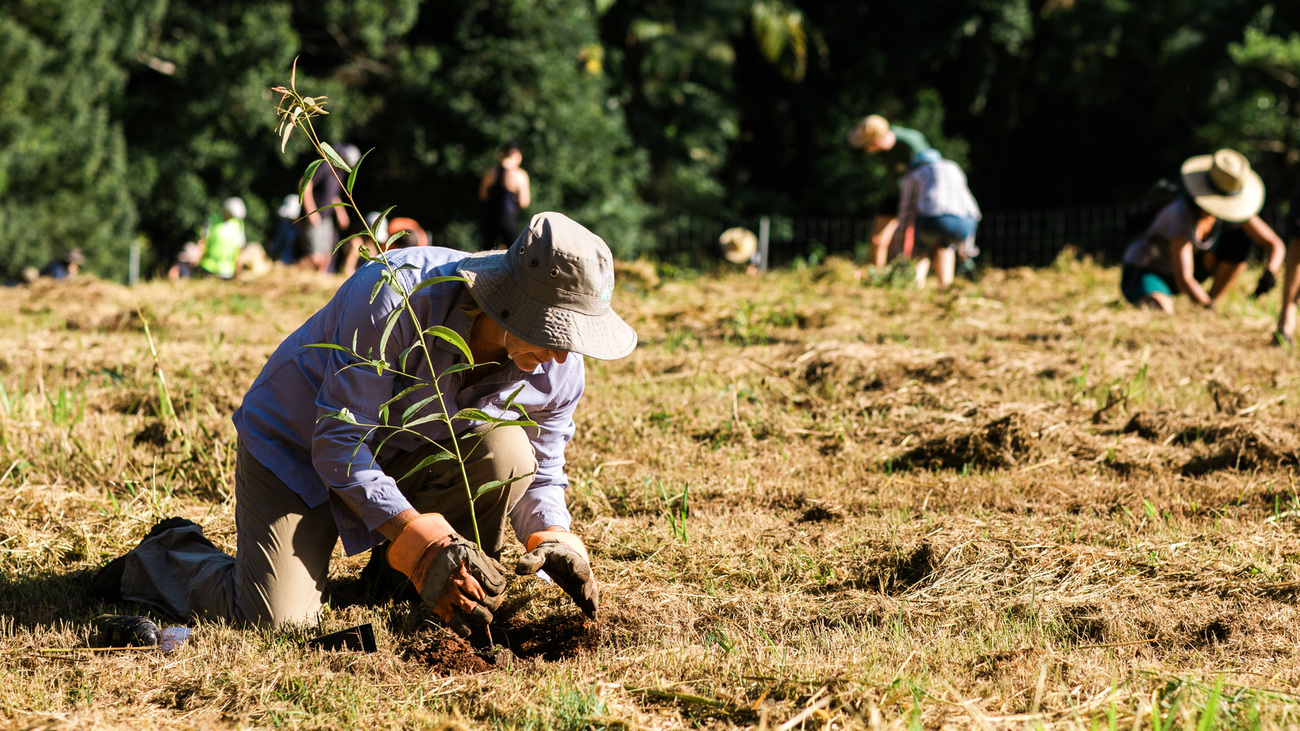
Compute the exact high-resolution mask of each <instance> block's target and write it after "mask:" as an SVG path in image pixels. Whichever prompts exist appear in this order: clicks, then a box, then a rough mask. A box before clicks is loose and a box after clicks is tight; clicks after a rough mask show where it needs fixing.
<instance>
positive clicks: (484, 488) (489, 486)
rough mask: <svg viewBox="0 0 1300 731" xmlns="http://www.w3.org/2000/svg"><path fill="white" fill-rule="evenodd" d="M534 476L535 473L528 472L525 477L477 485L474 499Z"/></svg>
mask: <svg viewBox="0 0 1300 731" xmlns="http://www.w3.org/2000/svg"><path fill="white" fill-rule="evenodd" d="M535 474H537V473H536V472H535V471H534V472H529V473H528V474H526V475H516V476H514V477H511V478H510V479H508V480H493V481H491V482H485V483H483V484H482V485H479V488H478V489H477V490H475V491H474V499H475V500H478V499H479V498H480V497H482V496H483V494H484V493H488V492H492V491H493V490H495V489H497V488H498V487H505V486H507V485H512V484H514V483H516V482H519V481H520V480H523V479H525V478H528V477H532V476H533V475H535Z"/></svg>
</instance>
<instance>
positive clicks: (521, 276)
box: [458, 212, 637, 360]
mask: <svg viewBox="0 0 1300 731" xmlns="http://www.w3.org/2000/svg"><path fill="white" fill-rule="evenodd" d="M458 273H459V274H460V276H462V277H465V279H466V280H468V284H467V285H466V286H468V288H469V292H470V295H471V296H473V298H474V301H475V302H477V303H478V305H479V307H480V308H482V309H483V312H485V313H487V315H488V316H489V317H491V318H492V319H493V320H495V321H496V322H497V324H499V325H500V326H501V327H503V328H504V329H505V331H506V332H508V333H510V334H511V335H514V336H515V337H517V338H519V339H520V340H523V341H524V342H526V343H529V344H532V345H539V346H541V347H543V348H548V349H550V350H565V351H569V352H572V353H580V354H582V355H586V356H590V357H592V358H596V359H598V360H615V359H617V358H622V357H623V356H625V355H627V354H628V353H631V352H632V350H633V349H635V348H636V340H637V338H636V331H635V330H633V329H632V328H631V326H629V325H628V324H627V323H626V322H624V321H623V318H621V317H619V316H618V314H617V313H615V312H614V309H613V307H611V304H610V303H611V301H612V300H613V296H614V257H613V255H612V254H611V253H610V251H609V246H607V245H606V244H605V242H604V241H603V240H602V239H601V238H600V237H599V236H597V235H595V234H594V233H592V232H590V231H588V230H587V229H586V228H584V227H583V226H582V225H581V224H579V223H577V222H576V221H574V220H572V219H570V218H569V217H567V216H565V215H564V214H562V213H555V212H546V213H539V214H537V215H536V216H533V218H532V220H531V221H529V223H528V228H527V230H525V231H524V232H523V233H522V234H520V235H519V238H517V239H515V242H514V243H513V244H511V245H510V248H509V249H506V250H505V251H499V250H497V251H481V252H478V253H476V254H471V255H470V256H469V257H467V258H465V259H462V260H461V262H460V265H459V268H458Z"/></svg>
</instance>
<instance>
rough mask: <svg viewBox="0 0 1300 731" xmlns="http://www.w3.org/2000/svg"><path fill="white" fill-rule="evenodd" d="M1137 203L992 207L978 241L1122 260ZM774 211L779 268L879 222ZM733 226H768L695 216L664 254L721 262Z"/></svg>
mask: <svg viewBox="0 0 1300 731" xmlns="http://www.w3.org/2000/svg"><path fill="white" fill-rule="evenodd" d="M1137 208H1138V207H1137V206H1136V205H1107V206H1074V207H1069V208H1051V209H1037V210H1011V211H988V212H985V214H984V218H983V220H982V221H981V222H980V226H979V231H978V233H977V234H976V238H975V240H976V243H977V244H978V245H979V248H980V251H981V253H980V258H981V260H983V261H984V262H987V263H988V265H990V266H995V267H1004V268H1005V267H1017V266H1031V267H1038V266H1047V265H1048V264H1051V263H1052V261H1054V260H1055V259H1056V257H1057V255H1058V254H1060V253H1061V250H1062V249H1064V248H1065V247H1066V246H1072V247H1074V248H1075V249H1077V250H1079V251H1080V252H1083V253H1086V254H1089V255H1091V256H1093V257H1096V258H1098V259H1100V260H1102V261H1107V262H1117V261H1118V260H1119V257H1120V254H1121V253H1122V252H1123V250H1124V247H1125V246H1126V245H1127V244H1128V239H1129V238H1130V237H1129V236H1128V235H1127V234H1126V229H1127V228H1128V225H1129V220H1130V218H1131V217H1132V216H1133V214H1134V213H1136V211H1137ZM1263 215H1264V218H1265V220H1267V221H1269V222H1270V223H1272V224H1274V228H1276V227H1277V224H1280V218H1279V216H1277V215H1276V212H1275V211H1266V212H1265V213H1264V214H1263ZM766 218H767V221H768V225H767V229H768V259H767V263H768V266H773V267H780V266H785V265H788V264H790V263H791V262H793V261H795V260H796V259H802V260H804V261H811V260H816V259H818V258H820V257H823V256H831V255H837V256H850V257H857V258H858V259H864V258H865V256H866V252H867V249H868V242H869V241H870V240H871V234H872V230H873V226H874V217H872V216H822V217H811V216H809V217H783V216H770V217H766ZM732 226H744V227H745V228H748V229H749V230H751V231H753V232H755V233H760V231H761V229H762V228H763V222H762V219H761V218H754V219H747V220H733V221H701V220H692V221H687V222H684V223H682V224H681V225H680V226H678V227H677V228H676V229H675V230H674V231H673V232H671V233H668V234H665V235H663V236H661V237H660V240H659V248H658V249H657V250H656V254H657V255H658V256H659V258H660V259H661V260H664V261H676V262H680V263H682V264H686V265H693V266H698V265H701V264H704V263H707V262H709V261H716V260H717V259H719V258H720V256H721V254H720V250H719V246H718V237H719V236H720V235H721V234H722V232H723V231H725V230H726V229H728V228H731V227H732ZM1279 233H1281V231H1280V230H1279Z"/></svg>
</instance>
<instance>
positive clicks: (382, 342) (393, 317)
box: [379, 310, 406, 356]
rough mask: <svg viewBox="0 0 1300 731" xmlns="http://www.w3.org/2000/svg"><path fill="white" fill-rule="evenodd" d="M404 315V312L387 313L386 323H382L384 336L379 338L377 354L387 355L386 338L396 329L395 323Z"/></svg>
mask: <svg viewBox="0 0 1300 731" xmlns="http://www.w3.org/2000/svg"><path fill="white" fill-rule="evenodd" d="M404 314H406V313H405V311H404V310H393V311H392V312H390V313H388V321H387V322H386V323H384V334H383V335H381V336H380V338H379V354H380V355H381V356H382V355H387V354H388V338H389V336H391V335H392V334H393V328H395V327H397V321H398V320H400V319H401V317H402V315H404Z"/></svg>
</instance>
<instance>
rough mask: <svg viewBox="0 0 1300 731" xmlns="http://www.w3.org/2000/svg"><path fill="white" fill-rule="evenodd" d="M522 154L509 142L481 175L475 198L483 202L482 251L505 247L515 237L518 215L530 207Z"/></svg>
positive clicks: (527, 182)
mask: <svg viewBox="0 0 1300 731" xmlns="http://www.w3.org/2000/svg"><path fill="white" fill-rule="evenodd" d="M523 162H524V153H523V151H521V150H520V149H519V143H518V142H515V141H514V140H511V141H509V142H507V143H505V144H504V145H502V146H501V151H500V152H499V153H498V154H497V164H496V165H495V166H493V167H492V168H490V169H489V170H488V171H487V172H486V173H483V179H482V180H481V181H479V185H478V197H479V200H481V201H483V249H484V250H489V249H495V248H497V247H503V248H504V247H507V246H510V244H512V243H514V240H515V237H516V236H518V235H519V211H520V209H523V208H527V207H528V206H529V205H530V204H532V202H533V201H532V199H533V194H532V189H531V187H530V183H529V180H528V173H527V171H525V170H524V169H523V167H522V165H523Z"/></svg>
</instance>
